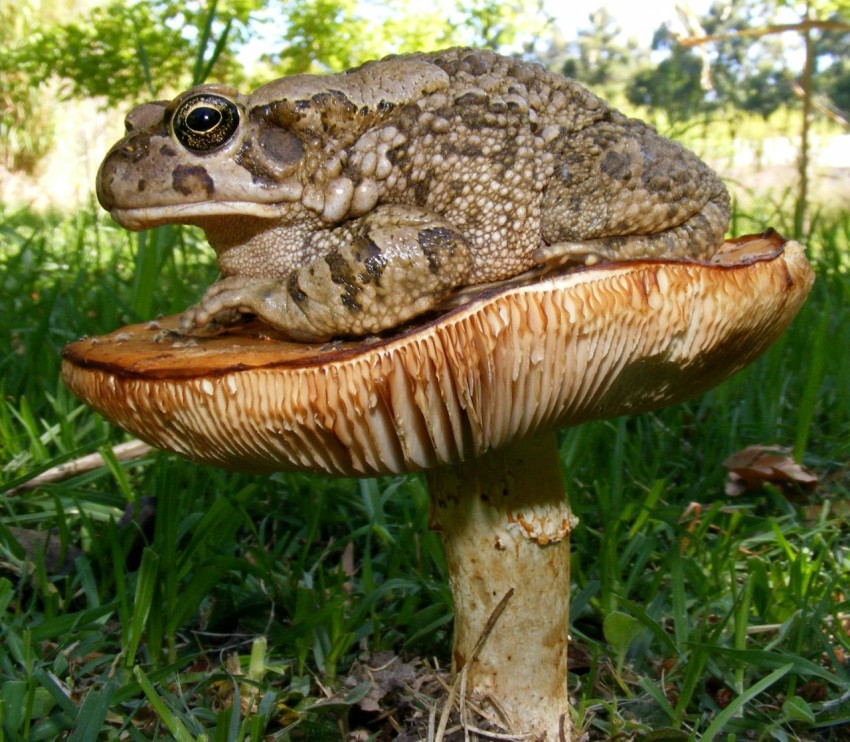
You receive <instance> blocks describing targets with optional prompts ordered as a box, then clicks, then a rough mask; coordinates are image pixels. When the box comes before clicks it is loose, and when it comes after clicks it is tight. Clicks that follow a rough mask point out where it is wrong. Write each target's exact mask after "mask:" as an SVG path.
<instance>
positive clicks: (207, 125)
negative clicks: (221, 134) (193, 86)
mask: <svg viewBox="0 0 850 742" xmlns="http://www.w3.org/2000/svg"><path fill="white" fill-rule="evenodd" d="M221 118H222V117H221V111H219V110H217V109H215V108H210V107H209V106H198V107H197V108H194V109H192V110H191V111H190V112H189V114H188V115H187V116H186V126H188V127H189V128H190V129H191V130H192V131H195V132H197V133H199V134H202V133H204V132H206V131H211V130H212V129H215V127H216V126H218V125H219V124H220V123H221Z"/></svg>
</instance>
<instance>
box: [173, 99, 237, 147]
mask: <svg viewBox="0 0 850 742" xmlns="http://www.w3.org/2000/svg"><path fill="white" fill-rule="evenodd" d="M238 128H239V109H238V108H237V107H236V104H235V103H233V101H231V100H228V99H227V98H223V97H222V96H220V95H210V94H208V93H202V94H200V95H193V96H192V97H191V98H187V99H186V100H184V101H183V102H182V103H181V104H180V106H179V107H178V108H177V110H176V111H175V112H174V116H172V118H171V129H172V131H173V132H174V136H175V137H177V141H178V142H180V144H182V145H183V146H184V147H186V149H189V150H192V152H199V153H204V152H213V151H215V150H217V149H219V147H222V146H224V145H225V144H226V143H227V142H228V141H230V138H231V137H232V136H233V134H234V132H235V131H236V129H238Z"/></svg>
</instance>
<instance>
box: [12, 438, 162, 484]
mask: <svg viewBox="0 0 850 742" xmlns="http://www.w3.org/2000/svg"><path fill="white" fill-rule="evenodd" d="M150 451H151V446H149V445H148V444H147V443H144V442H143V441H140V440H138V439H134V440H132V441H127V442H126V443H119V444H118V445H117V446H113V447H112V453H113V455H114V456H115V458H116V459H118V460H119V461H132V460H134V459H140V458H141V457H142V456H145V455H146V454H147V453H149V452H150ZM105 465H106V461H105V459H104V458H103V455H102V454H100V453H90V454H88V455H86V456H81V457H80V458H78V459H74V460H73V461H67V462H65V463H64V464H59V465H58V466H54V467H52V468H50V469H48V470H47V471H44V472H42V473H41V474H39V475H37V476H35V477H33V478H32V479H29V480H27V481H26V482H23V483H22V484H19V485H18V486H17V487H13V488H12V489H10V490H8V491H7V492H6V496H7V497H8V496H10V495H14V494H15V493H17V492H21V491H23V490H31V489H35V488H36V487H41V486H42V485H45V484H53V483H54V482H61V481H63V480H65V479H70V478H71V477H75V476H77V474H84V473H85V472H88V471H93V470H94V469H99V468H100V467H102V466H105Z"/></svg>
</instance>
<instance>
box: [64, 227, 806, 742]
mask: <svg viewBox="0 0 850 742" xmlns="http://www.w3.org/2000/svg"><path fill="white" fill-rule="evenodd" d="M812 282H813V274H812V272H811V269H810V268H809V265H808V263H807V262H806V259H805V256H804V252H803V249H802V247H801V246H800V245H798V244H797V243H794V242H786V241H785V240H783V239H782V238H781V237H779V236H778V235H777V234H776V233H767V234H765V235H763V236H759V237H747V238H741V239H739V240H736V241H733V242H728V243H726V244H725V245H723V246H722V247H721V248H720V250H719V251H718V253H717V255H716V256H715V257H714V258H713V259H712V260H711V261H709V262H692V261H676V260H674V261H661V260H638V261H634V262H629V263H619V264H603V265H597V266H593V267H592V268H582V269H579V270H574V271H572V272H562V273H558V274H556V275H551V276H545V277H542V278H538V279H535V280H529V281H526V282H516V283H509V284H508V285H506V286H502V287H499V288H494V289H491V290H489V291H485V292H484V293H482V294H481V295H479V296H477V297H473V298H471V299H470V300H469V301H467V303H465V304H462V305H461V306H458V307H455V308H453V309H450V310H448V311H446V312H445V313H443V314H441V315H439V316H434V317H431V318H429V319H427V320H424V321H421V322H420V323H418V324H414V325H412V326H409V327H406V328H403V329H400V330H399V331H397V332H396V333H395V334H394V335H392V336H389V337H385V338H370V339H366V340H360V341H356V342H355V341H352V342H339V343H335V344H331V345H325V346H318V345H310V344H300V343H292V342H288V341H286V340H284V339H282V338H280V337H279V336H277V335H276V334H275V332H274V331H271V330H269V329H268V328H267V327H264V326H261V325H259V324H258V323H256V322H255V323H253V324H244V325H240V326H237V327H233V328H230V329H228V330H225V331H220V332H218V333H217V334H212V333H211V334H208V335H205V336H200V337H197V338H194V339H192V340H191V342H188V343H187V342H185V338H179V337H178V336H177V335H176V334H175V333H172V332H170V331H171V330H173V329H174V328H175V327H176V324H177V318H167V319H164V320H162V321H161V322H160V323H151V324H148V325H142V324H140V325H133V326H130V327H125V328H123V329H121V330H120V331H118V332H115V333H112V334H110V335H106V336H103V337H98V338H89V339H83V340H80V341H78V342H76V343H72V344H70V345H69V346H68V347H67V348H66V349H65V351H64V362H63V376H64V379H65V382H66V383H67V384H68V386H69V387H70V388H71V389H72V390H73V391H74V392H75V393H76V394H77V395H78V396H79V397H80V398H82V399H83V400H84V401H85V402H87V403H88V404H90V405H91V406H92V407H94V408H95V409H96V410H97V411H99V412H100V413H101V414H103V415H104V416H105V417H106V418H107V419H109V420H111V421H112V422H114V423H116V424H117V425H119V426H121V427H122V428H124V429H126V430H128V431H130V432H131V433H134V434H135V435H137V436H139V437H140V438H142V439H143V440H145V441H147V442H149V443H151V444H153V445H154V446H157V447H159V448H163V449H166V450H169V451H174V452H176V453H178V454H181V455H183V456H185V457H187V458H190V459H192V460H194V461H198V462H203V463H207V464H213V465H216V466H221V467H226V468H230V469H236V470H242V471H248V472H270V471H274V470H288V471H292V470H303V471H311V472H324V473H326V474H329V475H337V476H355V477H358V476H372V475H380V474H391V473H392V474H400V473H404V472H411V471H424V472H425V476H426V477H427V480H428V485H429V487H430V493H431V503H432V508H431V513H432V515H431V526H432V527H433V528H434V529H436V530H437V531H438V532H439V533H440V534H441V536H442V539H443V542H444V545H445V551H446V561H447V564H448V570H449V579H450V582H451V590H452V595H453V598H454V604H455V626H454V642H453V648H452V666H453V670H454V672H455V673H456V675H461V676H462V678H463V681H464V683H463V687H465V688H466V690H467V694H468V695H469V696H471V697H474V698H475V700H476V701H477V703H478V704H480V705H481V706H482V707H484V708H485V709H489V711H490V712H492V713H493V714H494V715H495V716H496V717H497V718H499V719H500V720H501V722H502V723H503V725H504V726H505V728H507V729H510V730H512V731H513V732H515V733H524V734H529V735H532V736H533V737H535V738H538V739H546V740H565V739H569V737H570V720H569V703H568V693H567V644H568V617H569V589H570V572H569V556H570V553H569V540H570V531H571V530H572V528H574V527H575V519H574V518H573V516H572V515H571V513H570V510H569V506H568V503H567V498H566V495H565V491H564V486H563V481H562V474H561V465H560V461H559V457H558V452H557V448H556V442H555V434H554V431H555V430H556V429H558V428H563V427H566V426H572V425H578V424H580V423H583V422H586V421H589V420H594V419H598V418H607V417H612V416H616V415H622V414H625V413H633V412H639V411H645V410H650V409H655V408H658V407H661V406H664V405H668V404H673V403H676V402H679V401H682V400H685V399H687V398H690V397H694V396H696V395H699V394H701V393H703V392H704V391H706V390H707V389H709V388H711V387H713V386H714V385H716V384H718V383H719V382H721V381H723V380H724V379H725V378H727V377H728V376H730V375H731V374H733V373H734V372H736V371H738V370H739V369H741V368H742V367H743V366H745V365H747V364H748V363H750V362H751V361H752V360H753V359H755V358H756V357H757V356H758V355H759V354H760V353H762V351H764V350H765V349H766V348H767V347H768V346H769V345H770V344H771V343H772V342H773V341H774V340H775V339H776V338H777V337H778V336H779V335H780V334H781V333H782V332H783V331H784V330H785V328H786V327H787V326H788V324H789V323H790V321H791V319H792V318H793V316H794V315H795V313H796V312H797V310H798V309H799V307H800V306H801V304H802V302H803V301H804V299H805V297H806V295H807V293H808V291H809V288H810V287H811V284H812Z"/></svg>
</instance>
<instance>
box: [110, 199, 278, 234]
mask: <svg viewBox="0 0 850 742" xmlns="http://www.w3.org/2000/svg"><path fill="white" fill-rule="evenodd" d="M285 206H289V204H262V203H252V202H245V201H199V202H197V203H186V204H173V205H168V206H143V207H139V208H133V209H124V208H118V207H116V208H113V209H111V210H110V212H109V213H110V214H111V215H112V218H113V219H114V220H115V221H116V222H118V223H119V224H120V225H121V226H122V227H124V228H125V229H132V230H134V231H140V230H142V229H150V228H151V227H158V226H160V225H162V224H193V225H196V226H203V223H204V221H205V220H207V219H214V218H218V217H255V218H257V219H279V218H280V217H281V214H282V212H283V210H284V207H285Z"/></svg>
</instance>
